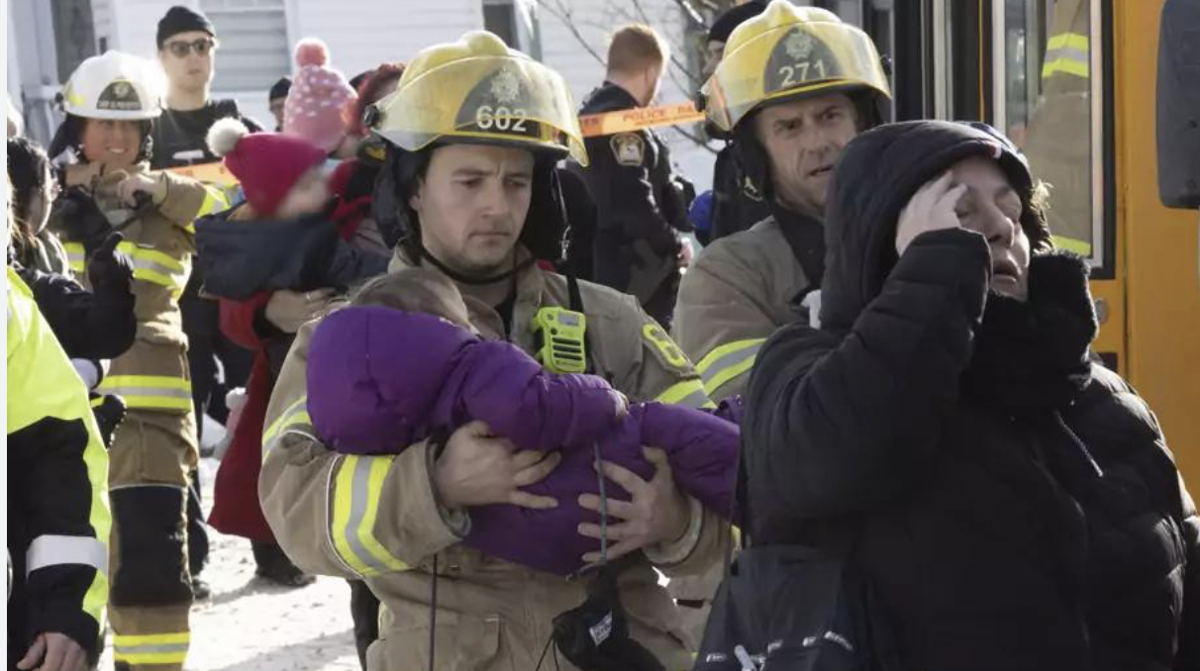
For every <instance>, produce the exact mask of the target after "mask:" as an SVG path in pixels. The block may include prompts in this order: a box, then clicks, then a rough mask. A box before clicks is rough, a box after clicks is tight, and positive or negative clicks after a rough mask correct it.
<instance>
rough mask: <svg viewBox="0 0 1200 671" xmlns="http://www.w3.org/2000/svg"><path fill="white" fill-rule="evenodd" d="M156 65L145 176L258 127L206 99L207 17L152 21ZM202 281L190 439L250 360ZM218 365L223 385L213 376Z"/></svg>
mask: <svg viewBox="0 0 1200 671" xmlns="http://www.w3.org/2000/svg"><path fill="white" fill-rule="evenodd" d="M156 39H157V42H158V60H159V62H160V63H161V64H162V67H163V71H164V72H166V74H167V98H166V107H165V109H163V113H162V116H160V117H159V118H158V119H155V121H154V131H153V135H152V138H153V140H154V152H153V156H152V158H151V163H150V166H151V168H152V169H155V170H160V169H163V168H174V167H178V166H186V165H195V164H201V163H212V162H215V161H217V160H219V159H218V158H217V157H216V156H214V155H213V154H212V152H211V151H209V149H208V144H207V142H206V140H205V137H206V136H207V134H208V129H209V127H211V126H212V125H213V123H215V122H216V121H217V119H223V118H225V117H233V118H236V119H240V120H241V121H242V122H243V123H245V124H246V126H247V127H248V128H250V129H251V131H261V130H262V128H261V127H260V126H259V125H258V124H257V123H256V122H255V121H254V120H253V119H250V118H249V117H246V116H243V115H242V114H241V112H239V111H238V106H237V101H236V100H212V99H210V97H209V86H210V85H211V84H212V78H213V63H214V60H215V56H216V51H217V46H218V42H217V36H216V29H215V28H214V27H213V24H212V22H210V21H209V20H208V17H206V16H204V15H203V14H201V13H199V12H196V11H193V10H191V9H189V8H187V7H180V6H176V7H172V8H170V9H169V10H167V13H166V14H165V15H164V16H163V18H162V20H160V21H159V22H158V34H157V36H156ZM203 284H204V277H203V276H202V274H201V273H200V265H199V264H197V265H196V266H195V267H194V268H193V270H192V275H191V277H190V278H189V279H188V284H187V287H186V288H185V289H184V292H183V296H182V297H181V298H180V300H179V307H180V310H182V311H183V330H184V333H186V334H187V337H188V367H189V368H190V369H191V372H192V397H193V400H194V402H195V404H196V430H197V439H199V438H200V437H201V436H202V434H203V432H204V415H205V414H209V415H211V416H212V417H213V418H214V419H216V420H217V421H219V422H224V421H225V417H226V415H227V412H228V411H227V410H226V409H225V392H226V391H228V389H229V388H231V387H237V386H240V385H243V384H245V383H246V380H247V378H249V376H250V365H251V364H252V363H253V361H254V357H253V355H252V354H251V353H250V352H249V351H247V350H244V349H242V348H240V347H238V346H237V345H234V344H233V343H232V342H230V341H229V340H228V339H227V338H225V336H223V335H222V334H221V330H220V316H219V312H218V308H217V302H216V301H212V300H208V299H204V298H201V297H200V287H201V286H202V285H203ZM218 359H220V363H221V367H220V368H221V369H223V371H224V384H222V381H221V379H220V378H221V375H220V373H219V370H218V366H217V360H218ZM192 479H193V485H192V490H193V494H192V496H191V499H192V500H191V502H190V503H189V505H188V532H189V535H188V538H189V543H190V547H189V548H188V552H189V555H188V561H189V563H190V564H191V571H192V579H193V581H195V585H194V590H195V592H196V596H197V598H200V599H203V598H205V597H207V595H208V592H209V588H208V586H207V585H206V584H205V583H204V582H203V581H202V580H200V579H199V577H198V576H199V574H200V571H201V570H203V568H204V564H205V563H206V562H207V560H208V532H207V530H206V529H205V526H204V517H203V513H202V511H201V509H200V485H199V482H198V481H197V480H196V477H195V474H193V478H192Z"/></svg>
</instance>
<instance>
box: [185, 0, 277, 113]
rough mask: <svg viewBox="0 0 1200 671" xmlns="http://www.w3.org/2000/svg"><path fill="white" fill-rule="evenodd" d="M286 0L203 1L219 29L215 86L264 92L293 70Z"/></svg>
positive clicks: (226, 89) (216, 88)
mask: <svg viewBox="0 0 1200 671" xmlns="http://www.w3.org/2000/svg"><path fill="white" fill-rule="evenodd" d="M284 4H285V0H201V2H200V8H201V9H202V10H203V11H204V13H205V14H206V15H207V16H208V18H209V20H211V21H212V22H213V25H214V26H215V27H216V29H217V38H218V39H219V40H220V44H221V46H220V48H219V49H218V51H217V62H216V72H215V74H214V77H213V89H214V90H217V91H264V90H266V89H267V88H269V87H270V86H271V84H273V83H275V81H277V80H278V79H279V78H280V77H282V76H283V75H286V74H288V73H290V72H291V71H292V63H291V48H290V45H289V44H288V36H287V10H286V8H285V6H284Z"/></svg>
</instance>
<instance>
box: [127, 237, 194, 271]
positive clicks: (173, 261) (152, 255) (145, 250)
mask: <svg viewBox="0 0 1200 671" xmlns="http://www.w3.org/2000/svg"><path fill="white" fill-rule="evenodd" d="M117 249H119V250H121V251H122V252H125V253H126V254H128V255H129V256H130V257H132V258H135V259H143V260H145V261H149V262H151V263H156V264H158V265H160V266H164V267H165V268H166V269H167V270H169V271H174V272H180V273H181V272H183V270H184V267H183V262H181V261H180V260H179V259H177V258H175V257H173V256H171V255H170V254H166V253H164V252H160V251H158V250H157V249H153V248H150V247H139V246H137V245H136V244H134V243H132V242H122V243H119V244H118V245H117Z"/></svg>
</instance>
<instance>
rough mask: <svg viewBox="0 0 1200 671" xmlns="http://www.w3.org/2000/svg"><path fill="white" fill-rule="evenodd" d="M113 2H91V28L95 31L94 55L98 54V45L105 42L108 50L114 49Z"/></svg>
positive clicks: (108, 0)
mask: <svg viewBox="0 0 1200 671" xmlns="http://www.w3.org/2000/svg"><path fill="white" fill-rule="evenodd" d="M113 23H114V22H113V0H92V26H93V28H94V29H95V31H96V53H100V52H101V49H100V44H101V43H102V42H103V41H104V40H107V44H108V48H109V49H114V48H116V45H115V44H114V43H113V39H114V38H113V31H114V29H115V28H114V25H113Z"/></svg>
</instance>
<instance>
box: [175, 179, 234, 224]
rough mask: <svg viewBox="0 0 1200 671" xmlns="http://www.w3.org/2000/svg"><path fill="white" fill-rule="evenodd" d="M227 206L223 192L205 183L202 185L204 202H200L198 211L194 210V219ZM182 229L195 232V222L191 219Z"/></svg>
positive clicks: (227, 202)
mask: <svg viewBox="0 0 1200 671" xmlns="http://www.w3.org/2000/svg"><path fill="white" fill-rule="evenodd" d="M228 208H229V201H228V200H226V198H225V194H224V193H223V192H222V191H220V190H218V189H217V188H215V187H213V186H210V185H208V184H205V185H204V202H203V203H200V211H198V212H196V219H199V218H200V217H203V216H205V215H208V214H212V213H213V212H218V211H220V210H225V209H228ZM184 230H185V231H187V232H188V233H195V232H196V223H195V222H194V221H193V222H192V223H190V224H188V225H187V226H184Z"/></svg>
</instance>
